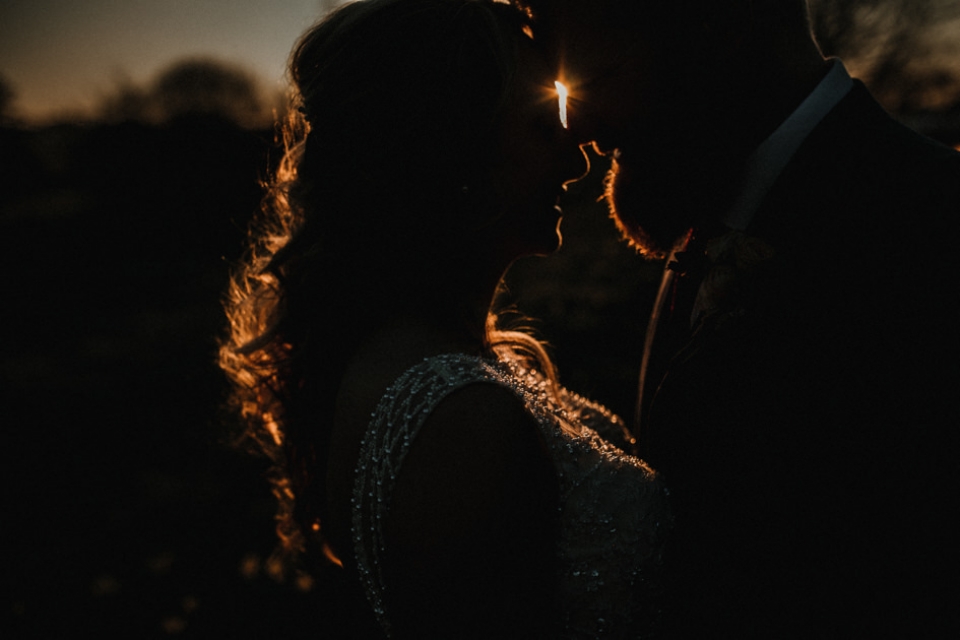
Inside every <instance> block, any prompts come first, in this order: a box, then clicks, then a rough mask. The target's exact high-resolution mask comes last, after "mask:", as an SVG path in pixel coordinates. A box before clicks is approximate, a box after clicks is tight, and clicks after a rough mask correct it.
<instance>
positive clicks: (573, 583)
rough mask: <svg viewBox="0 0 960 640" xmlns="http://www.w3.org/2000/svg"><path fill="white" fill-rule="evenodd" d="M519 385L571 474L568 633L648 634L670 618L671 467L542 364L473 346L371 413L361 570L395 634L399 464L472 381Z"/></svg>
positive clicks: (435, 364) (360, 491)
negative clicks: (632, 448) (388, 553)
mask: <svg viewBox="0 0 960 640" xmlns="http://www.w3.org/2000/svg"><path fill="white" fill-rule="evenodd" d="M475 383H492V384H496V385H499V386H501V387H504V388H506V389H509V390H510V391H512V392H513V393H514V394H515V395H516V396H517V398H519V399H520V400H521V401H522V402H523V403H524V405H525V406H526V408H527V411H529V413H530V414H531V415H532V416H533V417H534V418H535V420H536V422H537V424H538V425H539V427H540V431H541V433H542V435H543V438H544V440H545V442H546V443H547V445H548V449H549V451H550V457H551V459H552V461H553V464H554V467H555V468H556V471H557V476H558V478H559V481H560V525H559V526H560V531H559V536H558V545H557V553H558V573H559V575H558V587H559V588H558V598H559V602H558V603H557V611H558V615H560V616H562V617H563V619H562V621H561V622H562V625H561V627H562V628H563V629H564V635H563V637H565V638H621V637H623V638H636V637H642V636H643V635H645V633H646V632H648V631H650V630H651V628H652V626H653V625H654V624H655V621H656V619H657V617H658V604H659V603H658V601H659V598H658V592H659V576H658V574H659V568H660V565H661V557H660V554H661V551H662V547H663V539H664V534H665V533H666V530H667V529H668V528H669V522H670V518H669V514H668V510H667V505H666V491H665V490H664V488H663V486H662V484H661V482H660V480H659V477H658V476H657V475H656V474H655V473H654V472H653V471H652V470H651V469H650V468H649V467H648V466H647V465H646V464H645V463H644V462H642V461H641V460H639V459H637V458H635V457H633V456H630V455H627V454H626V453H624V452H623V451H622V450H621V449H619V448H617V447H616V446H614V445H612V444H610V443H609V442H608V441H607V440H605V439H604V438H603V437H601V436H600V435H599V434H598V431H602V432H609V433H611V434H618V433H621V432H622V426H623V425H622V422H621V421H620V419H619V418H617V417H616V416H614V415H613V414H612V413H611V412H610V411H608V410H607V409H605V408H604V407H602V406H600V405H598V404H596V403H593V402H590V401H588V400H586V399H584V398H582V397H580V396H578V395H576V394H573V393H571V392H569V391H567V390H565V389H563V388H560V390H559V392H554V391H553V389H552V388H551V385H550V384H548V382H547V381H546V380H545V379H544V378H543V376H542V375H540V374H539V373H538V372H536V371H531V370H528V369H525V368H523V367H522V366H521V365H519V364H516V363H511V362H499V361H496V360H487V359H482V358H477V357H474V356H467V355H462V354H448V355H442V356H436V357H433V358H428V359H425V360H424V361H423V362H421V363H419V364H417V365H415V366H413V367H411V368H410V369H408V370H407V371H406V372H405V373H403V374H402V375H401V376H400V377H399V378H397V380H396V381H395V382H394V383H393V385H391V386H390V388H389V389H388V390H387V391H386V393H385V394H384V395H383V397H382V398H381V400H380V403H379V404H378V406H377V408H376V410H375V411H374V412H373V413H372V414H371V416H370V418H371V419H370V424H369V426H368V428H367V433H366V435H365V437H364V439H363V443H362V445H361V449H360V456H359V461H358V464H357V469H356V478H355V483H354V491H353V497H352V510H353V521H352V534H353V545H354V554H355V556H356V561H357V568H358V570H359V573H360V580H361V583H362V584H363V587H364V589H365V591H366V594H367V599H368V600H369V602H370V605H371V606H372V608H373V611H374V613H375V615H376V617H377V619H378V620H379V622H380V625H381V627H382V628H383V629H384V631H385V632H386V634H387V635H388V636H389V635H390V620H389V616H388V612H387V611H386V610H385V609H384V591H385V590H386V589H387V588H388V585H385V584H384V582H383V575H382V573H381V564H380V560H381V558H382V556H383V554H384V538H383V527H384V520H385V518H386V514H387V511H388V509H389V505H390V498H391V494H392V491H393V487H394V484H395V481H396V478H397V474H398V473H399V472H400V469H401V467H402V465H403V461H404V458H405V457H406V455H407V452H408V451H409V450H410V446H411V444H412V443H413V441H414V440H415V439H416V436H417V434H418V432H419V431H420V429H421V427H422V426H423V424H424V422H425V421H426V419H427V417H428V416H429V415H430V413H431V412H432V411H433V409H434V408H436V407H437V405H438V404H439V403H440V402H441V401H442V400H443V399H444V398H445V397H446V396H447V395H448V394H450V393H451V392H453V391H455V390H457V389H460V388H462V387H464V386H466V385H469V384H475Z"/></svg>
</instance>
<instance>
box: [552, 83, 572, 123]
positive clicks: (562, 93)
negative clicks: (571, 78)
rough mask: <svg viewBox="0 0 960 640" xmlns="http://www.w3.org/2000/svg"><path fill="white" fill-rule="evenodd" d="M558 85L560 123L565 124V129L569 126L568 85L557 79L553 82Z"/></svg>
mask: <svg viewBox="0 0 960 640" xmlns="http://www.w3.org/2000/svg"><path fill="white" fill-rule="evenodd" d="M553 84H554V85H556V87H557V101H558V102H559V103H560V124H562V125H563V128H564V129H567V128H569V127H568V125H567V95H568V94H569V92H568V91H567V86H566V85H565V84H563V83H562V82H560V81H559V80H557V81H556V82H554V83H553Z"/></svg>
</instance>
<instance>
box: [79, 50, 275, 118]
mask: <svg viewBox="0 0 960 640" xmlns="http://www.w3.org/2000/svg"><path fill="white" fill-rule="evenodd" d="M276 102H278V101H277V100H276V99H274V98H273V97H271V99H270V100H267V99H264V95H263V93H262V91H261V89H260V86H259V83H258V82H257V79H256V78H255V77H254V76H253V75H252V74H250V73H248V72H247V71H245V70H244V69H242V68H240V67H238V66H236V65H233V64H230V63H225V62H221V61H218V60H213V59H209V58H194V59H187V60H182V61H179V62H175V63H173V64H171V65H170V66H168V67H167V68H165V69H164V70H163V71H161V72H160V74H159V75H158V76H157V78H156V79H155V80H154V81H153V82H152V83H150V84H149V85H147V86H146V87H143V86H138V85H136V84H134V83H133V82H131V81H129V80H126V79H121V80H120V81H119V82H118V83H117V86H116V88H115V89H114V90H113V91H112V92H111V93H110V94H108V95H106V96H105V97H104V98H103V99H102V100H101V103H100V107H99V109H98V114H97V115H98V117H99V118H100V119H101V120H104V121H106V122H125V121H135V122H145V123H159V122H168V121H170V120H173V119H177V118H182V117H184V116H197V115H201V116H217V117H220V118H223V119H225V120H229V121H230V122H233V123H234V124H238V125H241V126H244V127H248V128H250V127H253V128H256V127H263V126H265V125H268V124H269V123H270V122H272V120H273V116H272V107H273V106H274V105H275V103H276Z"/></svg>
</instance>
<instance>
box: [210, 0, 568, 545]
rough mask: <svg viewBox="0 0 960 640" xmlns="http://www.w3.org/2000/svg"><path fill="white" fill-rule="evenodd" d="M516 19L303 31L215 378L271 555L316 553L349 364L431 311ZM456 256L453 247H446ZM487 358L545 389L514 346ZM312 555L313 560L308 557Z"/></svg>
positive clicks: (479, 164)
mask: <svg viewBox="0 0 960 640" xmlns="http://www.w3.org/2000/svg"><path fill="white" fill-rule="evenodd" d="M523 20H524V17H523V16H522V15H521V14H520V13H519V12H517V11H516V10H514V9H512V8H511V7H510V6H508V5H506V4H500V3H494V2H492V1H490V0H365V1H362V2H355V3H351V4H347V5H344V6H343V7H341V8H340V9H338V10H336V11H334V12H333V13H332V14H330V15H329V16H328V17H327V18H326V19H324V20H323V21H321V22H320V23H318V24H317V25H316V26H315V27H313V28H312V29H311V30H309V31H308V32H307V33H306V34H305V35H304V36H303V37H302V39H301V40H300V41H299V43H298V45H297V46H296V48H295V49H294V52H293V54H292V58H291V64H290V73H291V76H292V80H293V86H294V95H293V100H292V104H293V108H291V109H290V111H289V113H288V115H287V116H286V120H285V121H284V122H283V123H282V127H281V129H282V141H283V145H284V149H285V153H284V156H283V158H282V160H281V162H280V163H279V166H278V167H277V168H276V169H275V171H274V172H273V175H272V177H271V179H270V180H269V182H268V183H267V184H266V185H265V196H264V199H263V203H262V207H261V209H262V210H261V215H260V216H259V218H258V219H257V220H256V222H255V224H254V225H253V226H252V228H251V232H250V240H249V246H248V251H247V254H246V257H245V259H244V260H243V261H242V263H241V264H240V265H239V268H238V269H237V270H236V272H235V275H234V276H233V278H232V280H231V283H230V285H229V288H228V291H227V293H226V296H225V298H226V299H225V309H226V316H227V319H228V331H227V336H226V337H225V338H224V340H223V341H222V344H221V348H220V359H219V362H220V366H221V368H222V369H223V371H224V372H225V373H226V374H227V376H228V378H229V379H230V381H231V384H232V396H231V405H232V410H233V411H235V412H237V413H238V414H239V416H240V418H241V420H242V424H243V428H244V431H243V436H242V441H244V442H250V443H253V444H254V445H255V448H256V449H258V450H259V451H261V452H262V453H264V454H266V455H267V456H268V457H269V458H270V460H271V461H272V462H273V468H272V472H271V476H270V481H271V482H272V485H273V490H274V494H275V496H276V498H277V502H278V512H277V532H278V535H279V537H280V540H281V542H282V544H281V547H280V551H281V553H285V554H286V556H287V557H288V558H289V557H291V556H293V555H296V554H297V552H301V551H304V550H305V547H306V546H307V544H306V543H307V540H308V539H310V540H313V539H314V537H315V536H318V537H316V540H317V542H322V536H319V534H320V522H322V521H323V519H324V517H325V515H326V504H325V476H326V468H327V462H326V459H327V450H328V447H329V438H330V431H331V428H332V421H333V413H334V401H335V396H336V392H337V388H338V384H339V380H340V378H341V376H342V374H343V371H344V368H345V367H346V364H347V361H348V359H349V357H350V356H351V354H352V353H353V351H354V350H355V348H356V347H357V345H358V344H359V342H360V341H361V339H362V338H363V337H364V336H365V335H368V334H369V332H371V331H372V330H374V328H375V327H376V324H377V322H378V321H379V320H380V319H382V318H383V317H384V316H385V315H386V314H388V313H390V312H391V311H395V310H397V309H402V308H419V309H424V308H430V307H431V306H438V305H443V304H445V301H446V299H447V298H449V295H447V293H448V292H449V291H450V290H451V289H450V287H454V286H456V283H455V282H453V281H452V280H444V278H449V277H450V276H449V275H446V271H447V270H444V269H442V268H441V269H437V268H433V269H432V270H430V272H431V273H432V274H434V275H433V280H430V281H426V280H425V279H424V278H425V276H424V275H423V274H424V272H425V271H424V267H425V266H426V265H430V264H433V265H438V264H439V265H442V264H443V261H444V260H447V259H450V258H451V257H452V255H453V254H454V253H455V252H456V250H457V246H458V243H457V242H456V240H457V239H458V238H462V237H463V235H464V234H465V233H468V232H469V229H470V228H471V225H475V224H476V218H477V217H478V216H482V215H487V216H489V215H490V211H484V210H483V204H484V203H483V202H480V204H477V203H476V202H475V201H471V203H465V202H464V197H463V192H462V188H461V185H463V184H464V183H465V182H476V181H477V180H481V179H482V176H484V175H486V173H488V172H489V170H490V168H491V167H492V165H493V163H494V162H495V161H496V159H497V153H498V149H497V146H496V145H497V142H496V136H495V135H493V134H494V132H495V130H496V126H497V122H498V118H499V116H500V113H501V112H502V110H503V108H504V105H505V103H506V102H507V100H508V98H509V95H510V91H511V86H512V79H513V75H514V71H515V67H516V64H517V55H518V51H517V48H518V43H519V42H520V39H521V38H523V31H524V22H523ZM461 244H462V243H461ZM486 338H487V347H488V349H489V351H490V353H491V355H495V356H498V357H522V358H524V359H526V360H529V361H532V362H535V363H537V364H538V365H539V366H540V367H541V368H542V369H543V370H544V371H545V373H546V374H547V375H548V376H549V377H550V378H551V379H554V372H553V367H552V364H551V363H550V360H549V358H548V357H547V355H546V353H545V352H544V349H543V347H542V346H541V345H540V343H539V342H537V341H536V340H534V339H533V338H531V337H530V336H529V335H528V334H527V333H524V332H520V331H502V330H500V329H498V328H497V316H495V315H490V316H489V317H488V323H487V336H486ZM310 546H311V548H312V547H313V544H312V543H311V545H310Z"/></svg>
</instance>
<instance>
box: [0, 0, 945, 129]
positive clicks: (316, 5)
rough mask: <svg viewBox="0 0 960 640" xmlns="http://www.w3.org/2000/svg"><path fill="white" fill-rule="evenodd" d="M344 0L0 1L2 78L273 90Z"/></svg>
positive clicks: (72, 109) (920, 61) (48, 100)
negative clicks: (307, 37) (235, 74)
mask: <svg viewBox="0 0 960 640" xmlns="http://www.w3.org/2000/svg"><path fill="white" fill-rule="evenodd" d="M344 1H345V0H275V1H273V2H264V1H263V0H260V1H254V0H0V79H2V81H3V83H4V84H5V85H7V86H8V87H9V88H10V89H11V90H12V92H13V96H14V102H13V104H12V112H13V113H15V114H16V115H18V116H20V117H22V118H25V119H27V120H33V121H37V120H43V119H49V118H50V117H53V116H57V115H63V114H68V115H69V114H75V113H77V112H82V110H84V109H89V108H91V107H94V106H96V105H97V104H99V103H100V102H101V101H102V99H103V97H104V96H106V95H110V94H112V93H114V92H115V90H116V89H117V87H118V86H119V85H121V84H124V83H126V84H128V85H130V84H132V85H138V86H143V85H145V84H146V83H148V82H150V81H151V80H152V79H153V78H155V77H156V75H157V73H158V72H160V71H161V70H163V69H166V68H168V67H169V66H170V65H171V64H172V63H174V62H177V61H182V60H184V59H186V58H190V57H208V58H213V59H216V60H219V61H222V62H228V63H231V64H238V65H240V66H241V67H243V68H244V69H246V70H248V71H250V72H252V73H253V74H254V75H255V76H256V77H257V78H258V79H259V81H260V83H261V85H262V87H263V88H264V89H265V90H266V91H268V92H272V91H273V90H274V89H279V88H281V87H282V86H283V70H284V65H285V62H286V59H287V55H288V53H289V52H290V49H291V48H292V46H293V43H294V41H295V40H296V39H297V37H298V36H299V35H300V34H301V33H303V32H304V31H305V30H306V29H307V28H308V27H309V26H310V25H311V24H313V23H314V22H315V21H316V20H317V19H318V18H319V17H320V16H322V15H323V14H324V13H325V12H326V11H328V10H329V9H330V8H332V7H334V6H336V5H337V4H340V3H342V2H344ZM821 1H822V2H834V1H837V0H821ZM885 1H886V3H888V4H889V5H891V6H898V5H897V2H903V1H904V0H896V1H894V0H885ZM923 1H924V2H928V3H929V5H927V6H928V7H931V8H932V7H938V8H939V10H940V11H939V13H938V14H937V15H938V16H939V19H938V20H937V21H936V22H933V23H928V24H925V25H924V26H923V27H922V29H923V33H924V39H923V46H921V47H920V48H919V49H914V50H911V54H915V55H916V56H917V57H916V58H915V59H913V61H912V63H911V65H912V67H914V68H918V69H923V70H925V71H926V72H927V73H931V72H934V73H935V74H939V75H941V76H943V77H952V78H954V81H953V85H951V86H954V87H956V86H960V84H958V83H960V80H958V79H960V0H923ZM881 4H884V3H883V2H881ZM885 20H886V21H887V22H883V21H881V22H879V23H876V21H874V22H875V24H874V30H875V31H878V32H879V33H881V34H882V33H885V32H888V31H889V30H890V29H892V28H893V27H895V25H896V23H897V20H898V16H897V13H896V11H894V12H893V13H889V14H887V16H886V18H885ZM865 24H868V25H869V24H870V20H867V21H866V22H865ZM878 42H879V43H880V44H881V45H882V44H885V43H887V44H888V42H887V41H885V40H884V38H883V37H882V36H881V37H879V39H878ZM864 53H865V55H866V57H865V60H861V61H851V60H848V63H850V62H852V63H854V64H853V65H852V66H851V69H852V71H854V72H855V73H856V72H858V71H861V70H862V68H863V67H862V64H869V62H870V60H871V58H870V53H871V52H870V51H869V50H867V51H865V52H864ZM858 62H859V63H860V64H857V63H858ZM955 90H956V89H955ZM951 95H953V94H952V93H951Z"/></svg>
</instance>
